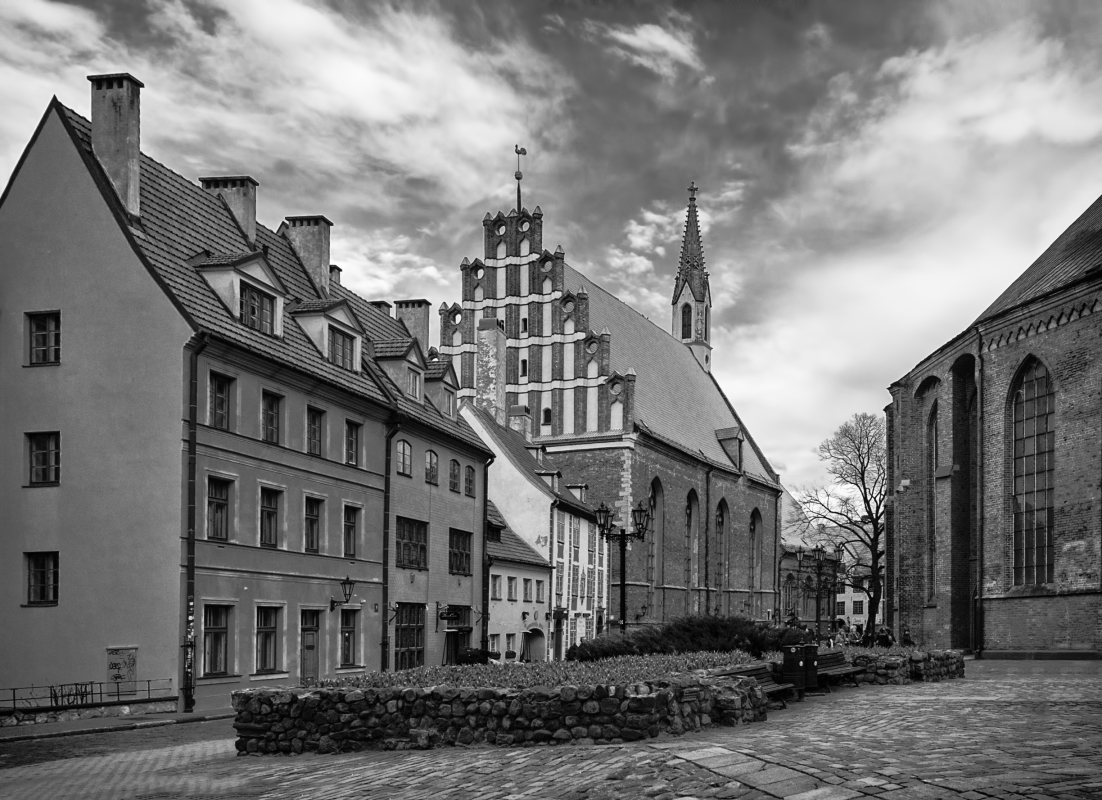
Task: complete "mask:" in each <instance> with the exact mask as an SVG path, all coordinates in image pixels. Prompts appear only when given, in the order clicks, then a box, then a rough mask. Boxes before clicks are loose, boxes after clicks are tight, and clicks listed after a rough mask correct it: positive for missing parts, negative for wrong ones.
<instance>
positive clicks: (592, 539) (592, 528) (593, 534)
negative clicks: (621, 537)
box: [587, 522, 597, 565]
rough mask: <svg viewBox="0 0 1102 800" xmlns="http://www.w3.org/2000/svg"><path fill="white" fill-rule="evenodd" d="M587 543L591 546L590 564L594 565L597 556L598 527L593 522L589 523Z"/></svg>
mask: <svg viewBox="0 0 1102 800" xmlns="http://www.w3.org/2000/svg"><path fill="white" fill-rule="evenodd" d="M587 542H588V544H589V563H590V565H592V564H593V562H594V560H595V559H596V556H597V526H596V525H594V524H593V523H592V522H590V523H589V537H588V540H587Z"/></svg>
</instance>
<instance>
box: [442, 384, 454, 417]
mask: <svg viewBox="0 0 1102 800" xmlns="http://www.w3.org/2000/svg"><path fill="white" fill-rule="evenodd" d="M444 413H445V414H447V415H448V416H449V417H451V418H452V419H454V418H455V392H448V391H445V392H444Z"/></svg>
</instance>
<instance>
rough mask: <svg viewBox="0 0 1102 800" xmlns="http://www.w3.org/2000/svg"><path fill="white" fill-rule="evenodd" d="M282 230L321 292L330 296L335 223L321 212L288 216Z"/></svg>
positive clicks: (281, 226)
mask: <svg viewBox="0 0 1102 800" xmlns="http://www.w3.org/2000/svg"><path fill="white" fill-rule="evenodd" d="M279 227H280V232H281V233H282V234H283V235H284V236H285V237H286V238H287V239H288V240H289V241H290V242H291V244H293V245H294V246H295V252H296V253H298V257H299V259H300V260H301V261H302V265H303V266H304V267H306V271H307V272H309V273H310V277H311V278H313V279H314V284H315V285H316V286H317V287H318V289H320V290H321V293H322V294H323V295H324V296H326V297H328V296H329V229H330V228H332V227H333V223H332V222H331V221H330V220H328V219H326V218H325V217H323V216H322V215H321V214H315V215H313V216H309V217H287V220H286V222H284V223H283V224H282V225H280V226H279Z"/></svg>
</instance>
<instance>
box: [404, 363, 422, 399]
mask: <svg viewBox="0 0 1102 800" xmlns="http://www.w3.org/2000/svg"><path fill="white" fill-rule="evenodd" d="M406 394H408V395H409V396H410V397H412V398H415V399H418V400H419V399H421V373H420V372H418V371H417V370H415V369H410V370H406Z"/></svg>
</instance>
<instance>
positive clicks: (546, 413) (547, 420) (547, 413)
mask: <svg viewBox="0 0 1102 800" xmlns="http://www.w3.org/2000/svg"><path fill="white" fill-rule="evenodd" d="M541 422H542V424H543V425H550V424H551V409H550V408H545V409H544V410H543V419H542V421H541Z"/></svg>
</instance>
